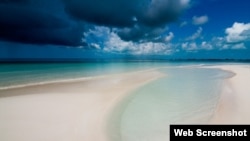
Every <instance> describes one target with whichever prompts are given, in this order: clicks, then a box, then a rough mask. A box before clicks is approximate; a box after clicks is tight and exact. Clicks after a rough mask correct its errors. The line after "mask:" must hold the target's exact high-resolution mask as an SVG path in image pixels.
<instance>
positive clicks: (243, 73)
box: [209, 65, 250, 124]
mask: <svg viewBox="0 0 250 141" xmlns="http://www.w3.org/2000/svg"><path fill="white" fill-rule="evenodd" d="M212 68H219V69H222V70H225V71H230V72H233V73H235V76H233V77H231V78H229V79H227V80H224V84H223V87H222V91H221V96H220V100H219V103H218V105H217V109H216V111H215V113H214V116H213V117H212V119H211V121H210V122H209V123H210V124H250V111H249V109H250V104H249V103H250V101H249V100H250V87H249V86H248V82H250V68H249V66H247V65H222V66H213V67H212Z"/></svg>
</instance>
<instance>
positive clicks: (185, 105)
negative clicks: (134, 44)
mask: <svg viewBox="0 0 250 141" xmlns="http://www.w3.org/2000/svg"><path fill="white" fill-rule="evenodd" d="M214 64H215V63H200V62H198V63H191V62H189V63H185V62H178V63H177V62H176V63H170V62H109V63H107V62H106V63H103V62H102V63H101V62H100V63H96V62H95V63H42V64H36V63H33V64H32V63H31V64H1V65H0V89H8V88H13V87H23V86H27V85H34V84H40V83H48V82H57V81H58V82H59V81H62V80H72V79H73V80H74V79H79V78H81V79H84V78H90V79H91V78H93V77H96V76H103V75H110V74H119V73H126V72H132V71H139V70H145V69H153V68H157V69H158V70H159V71H161V72H162V73H165V74H166V77H163V78H161V79H158V80H156V81H153V82H151V83H148V84H146V85H145V86H143V87H141V88H139V89H137V90H135V91H133V92H132V93H131V94H129V96H128V97H127V98H126V99H125V100H124V101H123V102H122V103H121V104H120V105H118V106H117V108H116V110H115V111H114V114H113V116H111V118H110V122H109V123H110V125H109V128H110V133H109V134H110V136H111V138H112V141H164V140H168V137H169V136H168V134H169V131H168V130H169V124H203V123H207V122H208V121H209V119H210V118H211V117H212V115H213V113H214V111H215V108H216V106H217V103H218V100H219V98H220V91H221V86H222V83H223V81H224V80H225V79H227V78H230V77H232V76H233V75H234V74H233V73H231V72H227V71H223V70H220V69H209V68H202V66H209V65H214ZM216 65H217V64H216ZM0 94H1V93H0Z"/></svg>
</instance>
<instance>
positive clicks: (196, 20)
mask: <svg viewBox="0 0 250 141" xmlns="http://www.w3.org/2000/svg"><path fill="white" fill-rule="evenodd" d="M207 22H208V16H207V15H204V16H200V17H197V16H194V17H193V24H194V25H202V24H205V23H207Z"/></svg>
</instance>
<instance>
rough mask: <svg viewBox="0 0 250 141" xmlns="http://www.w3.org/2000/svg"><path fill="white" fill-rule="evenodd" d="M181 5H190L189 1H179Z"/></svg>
mask: <svg viewBox="0 0 250 141" xmlns="http://www.w3.org/2000/svg"><path fill="white" fill-rule="evenodd" d="M180 3H181V5H183V6H188V5H189V3H190V0H180Z"/></svg>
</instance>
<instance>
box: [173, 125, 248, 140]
mask: <svg viewBox="0 0 250 141" xmlns="http://www.w3.org/2000/svg"><path fill="white" fill-rule="evenodd" d="M229 138H230V139H233V140H239V141H250V125H170V141H180V140H192V141H196V140H197V141H198V140H199V141H201V140H202V139H212V140H224V139H229Z"/></svg>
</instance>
